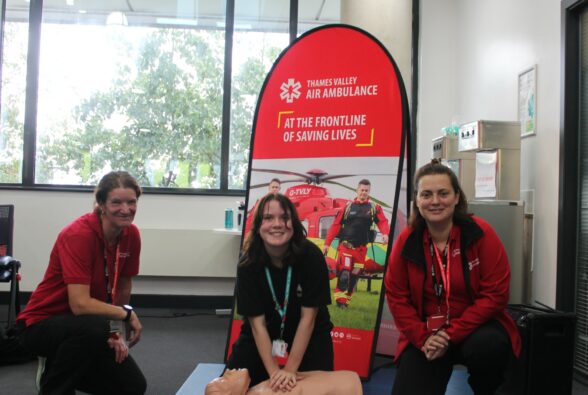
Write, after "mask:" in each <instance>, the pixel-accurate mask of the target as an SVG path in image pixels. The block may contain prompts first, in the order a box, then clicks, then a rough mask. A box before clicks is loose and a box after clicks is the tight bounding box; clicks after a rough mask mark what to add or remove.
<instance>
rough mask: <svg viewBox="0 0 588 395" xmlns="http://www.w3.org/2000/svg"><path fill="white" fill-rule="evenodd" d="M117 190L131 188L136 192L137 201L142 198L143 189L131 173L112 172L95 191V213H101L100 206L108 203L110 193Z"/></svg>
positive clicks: (101, 181) (103, 178)
mask: <svg viewBox="0 0 588 395" xmlns="http://www.w3.org/2000/svg"><path fill="white" fill-rule="evenodd" d="M116 188H129V189H132V190H134V191H135V194H136V195H137V199H139V196H141V187H140V186H139V183H138V182H137V180H136V179H135V177H133V176H132V175H131V174H130V173H128V172H126V171H111V172H110V173H108V174H106V175H105V176H104V177H102V179H101V180H100V182H99V183H98V185H97V186H96V188H95V189H94V197H95V199H96V201H95V202H94V211H95V212H97V213H98V214H100V213H101V209H100V205H101V204H105V203H106V198H108V194H109V193H110V191H112V190H113V189H116Z"/></svg>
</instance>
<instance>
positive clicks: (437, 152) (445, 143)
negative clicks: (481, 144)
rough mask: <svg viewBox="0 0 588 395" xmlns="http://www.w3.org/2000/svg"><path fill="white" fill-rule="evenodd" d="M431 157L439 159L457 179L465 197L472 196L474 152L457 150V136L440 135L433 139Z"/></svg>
mask: <svg viewBox="0 0 588 395" xmlns="http://www.w3.org/2000/svg"><path fill="white" fill-rule="evenodd" d="M433 159H440V160H441V162H442V163H443V164H445V165H446V166H448V167H449V168H451V170H453V172H454V173H455V174H456V175H457V178H458V179H459V184H460V185H461V187H462V189H463V191H464V193H465V195H466V197H467V198H468V199H470V198H473V197H474V176H475V164H476V162H475V159H476V157H475V154H474V153H473V152H466V151H464V152H460V151H459V150H458V137H457V136H455V135H448V136H440V137H437V138H435V139H433Z"/></svg>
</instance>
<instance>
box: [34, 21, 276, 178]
mask: <svg viewBox="0 0 588 395" xmlns="http://www.w3.org/2000/svg"><path fill="white" fill-rule="evenodd" d="M118 40H121V43H120V44H119V46H120V49H119V51H128V52H129V53H132V51H131V50H130V49H129V48H130V44H128V43H125V42H124V41H122V38H121V37H118ZM120 58H121V59H122V60H121V63H120V64H119V73H118V78H117V79H116V81H113V83H112V85H111V86H109V87H106V88H105V89H104V90H103V91H100V92H95V93H94V94H93V95H92V96H91V97H88V98H87V99H85V100H83V101H82V102H81V103H80V104H79V105H78V106H77V108H76V109H75V111H74V115H73V118H74V122H75V126H73V127H69V128H63V129H60V130H58V131H55V132H54V133H52V135H54V136H59V137H57V138H55V140H54V141H46V144H42V145H41V148H40V155H41V158H42V162H43V163H45V166H44V167H45V169H44V171H45V172H46V173H47V176H50V174H51V173H52V171H55V170H60V171H62V172H65V173H68V174H71V173H75V174H76V175H77V176H79V177H80V178H81V179H82V181H83V182H84V183H94V182H96V181H97V178H99V177H100V176H101V175H102V174H103V172H104V171H105V170H108V169H110V168H112V169H126V170H128V171H130V172H131V173H132V174H133V175H135V176H136V177H137V179H138V180H139V181H140V183H141V185H144V186H166V187H168V186H169V187H175V186H177V187H183V188H192V187H198V188H218V187H219V183H220V180H219V171H220V161H221V127H222V100H223V99H222V97H223V67H224V34H223V32H219V31H197V30H180V29H152V30H151V32H150V34H149V35H147V36H146V38H145V39H144V42H143V43H142V45H141V47H140V48H139V49H138V55H137V56H136V57H135V58H134V59H135V62H134V63H132V62H128V58H129V57H128V56H127V57H126V58H125V57H124V56H122V55H121V56H120ZM125 59H126V63H123V62H124V61H125ZM264 75H265V68H264V65H263V64H261V63H260V62H259V61H256V60H254V59H251V60H249V61H248V62H246V63H245V65H244V66H243V67H242V68H241V71H240V72H239V74H237V75H235V77H234V81H235V87H234V91H233V92H234V97H233V100H232V105H233V108H232V109H231V110H232V117H231V118H232V120H233V127H234V129H233V133H232V140H231V150H232V151H234V152H239V153H242V154H241V156H239V157H237V158H235V159H236V161H237V162H239V163H241V164H244V166H245V169H246V166H247V159H248V148H249V135H250V130H251V125H250V119H251V118H252V114H253V111H254V103H255V99H256V97H257V94H258V92H259V87H260V86H261V81H262V79H263V77H264ZM251 103H253V104H251ZM170 172H171V173H170ZM244 174H245V172H244V171H243V169H241V173H240V174H236V175H237V177H240V180H233V181H234V182H236V183H237V184H238V185H244Z"/></svg>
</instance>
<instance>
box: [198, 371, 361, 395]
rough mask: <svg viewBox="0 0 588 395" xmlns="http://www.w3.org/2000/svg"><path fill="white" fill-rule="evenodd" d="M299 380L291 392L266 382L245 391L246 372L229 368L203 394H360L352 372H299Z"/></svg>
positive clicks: (358, 382)
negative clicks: (277, 390) (280, 389)
mask: <svg viewBox="0 0 588 395" xmlns="http://www.w3.org/2000/svg"><path fill="white" fill-rule="evenodd" d="M298 375H299V377H300V379H299V380H298V381H297V382H296V387H294V389H292V391H290V392H287V393H284V392H274V391H272V389H271V387H270V384H269V380H266V381H263V382H261V383H259V384H257V385H256V386H255V387H253V388H251V389H248V386H249V382H250V379H249V373H248V372H247V369H229V370H226V371H225V373H224V374H223V375H222V376H221V377H218V378H216V379H214V380H212V381H211V382H210V383H208V385H207V386H206V391H205V395H271V394H290V395H362V394H363V391H362V388H361V382H360V381H359V376H358V375H357V373H355V372H351V371H347V370H339V371H335V372H323V371H312V372H300V373H299V374H298Z"/></svg>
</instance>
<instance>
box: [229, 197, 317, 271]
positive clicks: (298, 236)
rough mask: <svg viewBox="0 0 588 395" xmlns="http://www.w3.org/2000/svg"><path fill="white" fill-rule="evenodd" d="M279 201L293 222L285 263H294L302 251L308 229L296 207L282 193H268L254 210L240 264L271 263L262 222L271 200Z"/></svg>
mask: <svg viewBox="0 0 588 395" xmlns="http://www.w3.org/2000/svg"><path fill="white" fill-rule="evenodd" d="M273 200H275V201H277V202H278V203H279V204H280V207H281V208H282V210H284V212H286V213H287V214H289V215H290V220H291V223H292V231H293V235H292V238H291V239H290V243H289V246H288V250H287V252H286V256H285V257H284V263H285V264H293V263H294V261H295V259H296V256H297V255H298V254H300V252H301V251H302V243H303V242H304V240H306V229H304V226H303V225H302V222H301V221H300V218H299V217H298V214H297V212H296V207H295V206H294V204H293V203H292V201H291V200H290V199H288V198H287V197H286V196H284V195H282V194H276V195H274V194H271V193H270V194H267V195H265V196H264V197H263V198H261V200H260V201H259V203H258V204H257V207H256V208H255V210H254V212H253V219H252V221H251V228H250V229H249V232H248V233H247V235H246V236H245V241H244V242H243V248H242V249H241V259H240V262H239V264H240V265H243V266H247V265H251V264H254V265H262V266H263V265H266V264H269V255H268V254H267V251H266V250H265V245H264V244H263V240H262V239H261V236H260V234H259V230H260V228H261V224H262V222H263V212H264V209H265V207H266V206H267V204H269V202H271V201H273Z"/></svg>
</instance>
